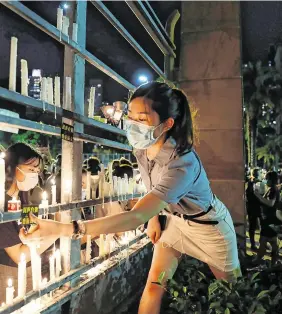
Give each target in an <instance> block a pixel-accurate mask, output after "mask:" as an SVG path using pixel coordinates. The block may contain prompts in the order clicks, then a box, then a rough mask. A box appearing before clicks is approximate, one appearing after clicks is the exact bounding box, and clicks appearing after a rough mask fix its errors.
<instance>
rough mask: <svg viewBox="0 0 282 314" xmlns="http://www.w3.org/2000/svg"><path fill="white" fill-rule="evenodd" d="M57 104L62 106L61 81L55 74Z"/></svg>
mask: <svg viewBox="0 0 282 314" xmlns="http://www.w3.org/2000/svg"><path fill="white" fill-rule="evenodd" d="M55 106H58V107H61V81H60V77H59V76H55Z"/></svg>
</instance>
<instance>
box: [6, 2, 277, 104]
mask: <svg viewBox="0 0 282 314" xmlns="http://www.w3.org/2000/svg"><path fill="white" fill-rule="evenodd" d="M24 4H25V5H26V6H28V7H29V8H31V9H32V10H34V11H35V12H36V13H38V14H40V15H41V16H42V17H43V18H45V19H46V20H47V21H48V22H50V23H52V24H54V25H55V24H56V9H57V7H58V4H59V2H54V1H46V2H42V1H33V2H27V1H24ZM105 4H106V5H107V6H108V7H109V8H110V9H111V10H112V12H113V13H114V14H115V15H116V16H117V17H118V18H119V19H120V21H121V22H122V24H123V25H124V26H125V27H126V28H127V29H128V30H129V31H130V33H131V34H132V35H133V37H134V38H135V39H136V40H137V41H138V42H139V44H140V45H141V46H142V47H143V48H144V49H145V51H146V52H147V53H148V54H149V55H150V56H151V57H152V59H153V60H154V61H155V62H156V63H157V64H158V65H159V67H161V68H163V57H162V54H161V52H160V50H159V49H158V47H157V46H156V45H155V44H154V43H153V41H152V39H151V37H150V36H149V35H148V34H147V33H146V31H145V30H144V29H143V27H142V26H141V24H140V23H139V22H138V21H137V20H136V18H135V16H134V15H133V13H132V12H131V11H130V10H129V8H128V7H127V5H126V4H125V3H124V2H105ZM180 4H181V3H180V2H173V1H168V2H160V1H155V2H151V5H152V6H153V8H154V9H155V11H156V12H157V14H158V16H159V17H160V19H161V21H162V22H163V23H164V22H165V20H166V18H167V17H168V15H169V14H170V12H171V11H172V10H173V9H174V8H179V7H180ZM177 33H178V38H179V37H180V36H179V35H180V28H179V26H178V28H177ZM13 35H14V36H16V37H18V38H19V53H18V55H19V56H18V62H20V61H19V60H20V59H21V58H25V59H27V60H28V63H29V68H30V69H31V68H42V69H43V70H44V72H45V74H46V75H52V76H54V75H55V74H59V75H60V76H62V75H63V52H64V50H63V46H62V45H61V44H60V43H58V42H56V41H54V40H53V39H51V38H49V36H47V35H45V34H44V33H43V32H41V31H40V30H38V29H37V28H36V27H34V26H32V25H31V24H29V23H27V22H25V21H24V20H23V19H21V18H20V17H18V16H17V15H16V14H14V13H13V12H11V11H10V10H9V9H7V8H5V7H4V6H2V5H1V4H0V46H1V49H0V85H1V86H4V87H7V85H8V72H9V69H8V67H9V47H10V37H11V36H13ZM281 38H282V2H278V1H277V2H256V1H251V2H243V3H242V39H243V45H242V47H243V61H244V62H246V61H248V60H256V59H258V58H261V59H263V58H265V57H267V50H268V46H269V44H271V43H274V44H275V43H278V42H280V40H281ZM177 43H178V46H179V41H177ZM86 45H87V49H88V50H89V51H90V52H92V53H93V54H94V55H95V56H97V57H98V58H100V59H101V60H102V61H104V62H105V63H106V64H107V65H109V66H110V67H112V68H113V69H114V70H115V71H116V72H118V73H119V74H121V75H122V76H124V77H125V78H126V79H127V80H129V81H130V82H132V83H133V84H135V85H136V84H138V82H137V76H138V74H139V73H140V72H144V73H148V74H151V78H156V77H157V76H156V75H155V74H154V72H153V71H152V70H150V68H149V66H147V64H146V62H145V61H144V60H143V59H142V58H141V57H140V56H139V55H138V54H137V53H136V52H135V50H134V49H133V48H132V47H131V46H130V45H129V44H128V43H127V42H126V41H125V40H124V39H123V38H122V36H121V35H119V33H118V32H117V31H116V30H115V29H114V28H113V27H112V26H111V25H110V23H109V22H108V21H107V20H106V19H105V18H104V17H103V16H102V15H101V14H100V12H98V11H97V10H96V8H95V7H94V6H93V5H92V4H90V3H88V15H87V43H86ZM19 75H20V74H19ZM90 78H102V79H103V81H104V86H105V88H104V100H105V101H114V100H116V99H125V98H126V97H127V91H126V89H124V88H120V87H119V85H118V84H117V83H116V82H115V81H113V80H112V79H110V78H108V77H107V76H105V75H104V74H103V73H101V72H100V71H98V70H96V69H95V68H94V67H92V66H90V65H88V64H87V66H86V82H88V80H89V79H90Z"/></svg>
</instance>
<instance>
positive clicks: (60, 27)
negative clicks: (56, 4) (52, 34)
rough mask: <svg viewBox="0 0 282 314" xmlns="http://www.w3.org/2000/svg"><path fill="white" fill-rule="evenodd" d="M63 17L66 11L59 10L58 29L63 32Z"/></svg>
mask: <svg viewBox="0 0 282 314" xmlns="http://www.w3.org/2000/svg"><path fill="white" fill-rule="evenodd" d="M63 15H64V11H63V9H61V8H58V9H57V29H58V30H59V31H60V32H61V31H62V28H63Z"/></svg>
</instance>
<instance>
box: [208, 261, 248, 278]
mask: <svg viewBox="0 0 282 314" xmlns="http://www.w3.org/2000/svg"><path fill="white" fill-rule="evenodd" d="M209 268H210V269H211V271H212V273H213V274H214V276H215V278H216V279H218V280H220V279H224V280H227V281H231V280H233V279H236V278H238V277H241V276H242V273H241V269H240V267H238V268H237V269H234V270H233V271H231V272H224V271H221V270H219V269H217V268H215V267H213V266H211V265H209Z"/></svg>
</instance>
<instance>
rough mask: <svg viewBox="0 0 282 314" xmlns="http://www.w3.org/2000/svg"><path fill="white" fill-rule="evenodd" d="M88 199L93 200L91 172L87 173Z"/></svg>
mask: <svg viewBox="0 0 282 314" xmlns="http://www.w3.org/2000/svg"><path fill="white" fill-rule="evenodd" d="M86 199H87V200H91V172H90V171H87V174H86Z"/></svg>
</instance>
